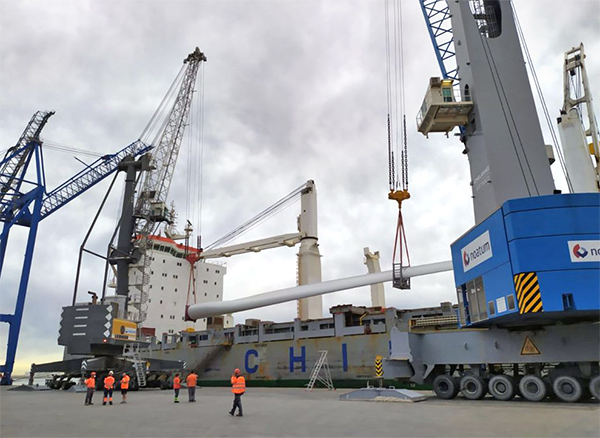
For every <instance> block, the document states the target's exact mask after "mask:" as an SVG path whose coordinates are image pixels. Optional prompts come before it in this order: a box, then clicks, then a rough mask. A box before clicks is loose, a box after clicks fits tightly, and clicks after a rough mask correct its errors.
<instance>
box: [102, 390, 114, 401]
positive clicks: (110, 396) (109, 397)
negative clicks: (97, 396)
mask: <svg viewBox="0 0 600 438" xmlns="http://www.w3.org/2000/svg"><path fill="white" fill-rule="evenodd" d="M112 393H113V389H112V388H110V389H106V388H104V403H106V401H107V400H106V398H107V397H108V401H109V402H111V403H112Z"/></svg>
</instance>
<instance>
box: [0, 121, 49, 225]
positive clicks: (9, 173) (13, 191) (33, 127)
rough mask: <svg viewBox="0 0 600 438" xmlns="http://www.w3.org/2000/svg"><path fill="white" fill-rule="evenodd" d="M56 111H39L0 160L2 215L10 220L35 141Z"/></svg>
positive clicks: (0, 206) (0, 208)
mask: <svg viewBox="0 0 600 438" xmlns="http://www.w3.org/2000/svg"><path fill="white" fill-rule="evenodd" d="M53 114H54V111H37V112H36V113H35V114H34V115H33V116H32V117H31V120H29V123H28V124H27V127H26V128H25V130H24V131H23V134H21V137H20V138H19V141H18V142H17V144H16V145H15V146H13V147H12V148H10V149H9V150H8V151H7V152H6V155H5V157H4V159H3V160H2V161H1V162H0V217H2V218H3V220H10V216H11V215H12V213H11V212H12V210H13V207H12V206H11V204H12V202H13V201H14V200H16V199H17V198H18V197H19V195H20V194H19V189H20V188H21V184H22V183H23V180H24V179H23V177H24V176H25V173H26V172H27V168H28V166H29V162H30V160H31V157H32V156H33V155H34V149H35V143H34V142H32V141H31V140H39V137H40V132H42V129H43V128H44V126H46V123H47V122H48V119H49V118H50V117H51V116H52V115H53Z"/></svg>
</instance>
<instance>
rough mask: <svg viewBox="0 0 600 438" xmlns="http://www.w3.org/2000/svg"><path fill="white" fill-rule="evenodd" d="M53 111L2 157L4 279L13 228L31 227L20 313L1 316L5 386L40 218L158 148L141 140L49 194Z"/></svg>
mask: <svg viewBox="0 0 600 438" xmlns="http://www.w3.org/2000/svg"><path fill="white" fill-rule="evenodd" d="M53 114H54V112H51V111H38V112H36V113H35V114H34V115H33V117H32V118H31V120H30V122H29V124H28V125H27V128H26V129H25V131H24V132H23V135H22V136H21V138H20V139H19V141H18V142H17V144H16V145H15V146H14V147H13V148H10V149H9V150H8V152H7V154H6V156H5V157H4V159H3V160H2V161H0V183H1V189H0V190H1V191H0V221H1V222H3V223H4V227H3V229H2V234H0V278H1V276H2V268H3V265H4V260H5V256H6V248H7V245H8V238H9V235H10V230H11V227H12V226H13V225H20V226H24V227H27V228H29V233H28V238H27V243H26V248H25V256H24V259H23V267H22V269H21V278H20V280H19V286H18V291H17V300H16V304H15V311H14V313H12V314H2V315H0V322H5V323H8V324H9V333H8V343H7V351H6V362H5V364H4V365H0V372H2V374H3V376H2V380H1V381H0V384H2V385H10V384H12V377H11V375H12V371H13V367H14V362H15V357H16V352H17V345H18V341H19V332H20V329H21V321H22V319H23V311H24V308H25V298H26V295H27V285H28V283H29V277H30V273H31V264H32V261H33V252H34V248H35V241H36V237H37V231H38V226H39V222H40V221H41V220H43V219H44V218H46V217H48V216H49V215H50V214H52V213H54V212H56V211H57V210H58V209H60V208H61V207H63V206H65V205H66V204H68V203H69V202H70V201H72V200H73V199H75V198H76V197H78V196H79V195H81V194H82V193H84V192H85V191H87V190H88V189H89V188H91V187H93V186H94V185H96V184H98V183H99V182H100V181H102V180H103V179H104V178H106V177H107V176H109V175H111V174H112V173H114V172H115V171H117V170H118V166H119V163H120V162H121V161H122V160H123V159H124V158H125V157H127V156H138V155H142V154H144V153H146V152H148V151H149V150H150V149H151V148H152V147H151V146H149V145H146V144H145V143H143V142H142V141H141V140H138V141H136V142H134V143H132V144H130V145H128V146H126V147H125V148H123V149H121V150H120V151H118V152H117V153H115V154H110V155H105V156H103V157H101V158H99V159H97V160H96V161H94V162H93V163H91V164H90V165H88V166H87V167H86V168H84V169H83V170H82V171H80V172H78V173H77V174H76V175H74V176H73V177H71V178H70V179H68V180H67V181H65V182H64V183H63V184H61V185H60V186H59V187H57V188H56V189H54V190H53V191H51V192H49V193H48V192H47V191H46V181H45V168H44V161H43V153H42V141H41V140H40V137H39V135H40V133H41V131H42V129H43V127H44V126H45V125H46V123H47V122H48V119H49V118H50V117H51V116H52V115H53ZM32 162H33V163H34V165H35V174H36V176H35V180H30V179H28V178H27V171H28V169H29V167H30V165H31V164H32Z"/></svg>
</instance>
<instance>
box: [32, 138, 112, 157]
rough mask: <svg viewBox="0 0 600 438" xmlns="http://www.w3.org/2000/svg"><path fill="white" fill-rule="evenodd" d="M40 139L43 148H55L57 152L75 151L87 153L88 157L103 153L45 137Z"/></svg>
mask: <svg viewBox="0 0 600 438" xmlns="http://www.w3.org/2000/svg"><path fill="white" fill-rule="evenodd" d="M40 140H41V141H42V143H43V146H44V148H46V149H51V150H55V151H58V152H70V153H75V154H80V155H88V156H90V157H96V158H98V157H101V156H102V155H104V154H100V153H98V152H94V151H91V150H88V149H79V148H76V147H74V146H68V145H65V144H61V143H58V142H56V141H54V140H48V139H46V138H44V139H40Z"/></svg>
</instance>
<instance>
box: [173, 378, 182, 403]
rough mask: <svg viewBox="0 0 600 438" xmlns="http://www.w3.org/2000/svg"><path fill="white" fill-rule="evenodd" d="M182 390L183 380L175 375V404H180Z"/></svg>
mask: <svg viewBox="0 0 600 438" xmlns="http://www.w3.org/2000/svg"><path fill="white" fill-rule="evenodd" d="M180 389H181V379H180V378H179V374H175V378H174V379H173V391H175V403H179V390H180Z"/></svg>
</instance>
